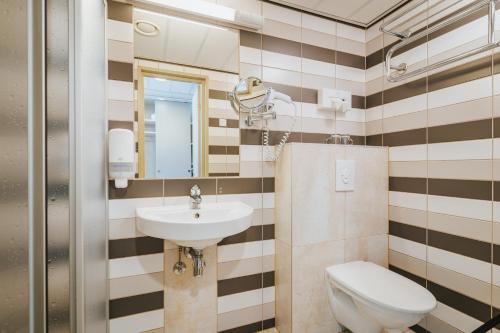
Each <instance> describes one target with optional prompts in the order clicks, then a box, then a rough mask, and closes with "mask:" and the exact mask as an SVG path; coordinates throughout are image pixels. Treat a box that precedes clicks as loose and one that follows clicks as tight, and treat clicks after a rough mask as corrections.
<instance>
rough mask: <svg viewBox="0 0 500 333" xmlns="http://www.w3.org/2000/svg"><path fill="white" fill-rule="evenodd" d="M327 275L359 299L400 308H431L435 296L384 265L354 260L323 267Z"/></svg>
mask: <svg viewBox="0 0 500 333" xmlns="http://www.w3.org/2000/svg"><path fill="white" fill-rule="evenodd" d="M326 272H327V277H328V279H329V280H330V281H331V282H333V283H334V284H336V285H337V287H338V288H340V289H342V291H344V292H345V293H347V294H350V295H351V296H356V298H358V299H359V300H360V301H363V300H364V301H365V302H367V303H373V304H376V305H377V306H380V307H383V308H386V309H390V310H395V311H399V312H405V313H412V314H419V313H428V312H430V311H432V310H433V309H434V308H435V307H436V305H437V302H436V298H435V297H434V296H433V295H432V294H431V293H430V292H429V291H428V290H427V289H425V288H424V287H422V286H420V285H419V284H417V283H415V282H413V281H412V280H409V279H407V278H406V277H404V276H402V275H399V274H397V273H394V272H392V271H390V270H388V269H386V268H384V267H381V266H378V265H376V264H373V263H370V262H365V261H354V262H349V263H345V264H340V265H335V266H331V267H328V268H327V269H326Z"/></svg>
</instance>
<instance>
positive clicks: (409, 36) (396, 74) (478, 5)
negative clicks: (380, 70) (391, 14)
mask: <svg viewBox="0 0 500 333" xmlns="http://www.w3.org/2000/svg"><path fill="white" fill-rule="evenodd" d="M425 2H427V0H422V1H418V2H417V3H416V5H414V6H411V7H410V8H408V9H406V10H405V11H403V12H402V13H401V15H400V16H398V17H396V18H392V19H390V20H389V21H387V22H386V23H385V24H383V25H382V26H381V27H380V30H381V31H382V32H384V33H387V34H390V35H392V36H396V37H398V38H399V39H401V42H400V43H398V44H396V45H394V46H393V47H391V48H390V49H389V51H388V52H387V55H386V58H385V75H386V78H387V80H388V81H389V82H398V81H402V80H405V79H408V78H410V77H413V76H417V75H420V74H423V73H425V72H427V71H430V70H434V69H438V68H441V67H443V66H446V65H449V64H452V63H454V62H457V61H460V60H463V59H465V58H468V57H471V56H474V55H476V54H479V53H481V52H485V51H489V50H492V49H494V48H496V47H498V46H500V41H495V9H496V7H495V0H477V1H474V2H473V3H471V4H470V5H468V6H467V7H466V8H464V9H463V10H462V11H460V12H457V13H455V14H453V15H451V16H450V17H448V18H446V19H444V20H442V21H441V22H438V23H436V24H434V25H431V26H428V27H427V28H426V29H422V30H421V31H419V32H417V33H415V34H413V32H412V31H411V27H410V28H407V29H406V30H404V31H394V30H390V29H388V28H387V27H388V26H390V25H391V24H392V23H394V22H395V21H396V20H397V19H398V18H400V17H402V16H404V15H407V14H409V13H410V12H412V11H413V10H415V9H416V8H417V7H418V6H421V5H423V4H424V3H425ZM457 3H458V2H454V3H453V4H452V5H450V6H447V7H446V8H445V9H448V8H450V7H452V6H453V5H455V4H457ZM435 6H436V5H433V6H432V7H431V8H434V7H435ZM486 6H488V43H487V44H485V45H482V46H480V47H477V48H474V49H472V50H469V51H466V52H463V53H461V54H458V55H456V56H453V57H450V58H447V59H444V60H441V61H438V62H436V63H433V64H431V65H427V66H425V67H421V68H418V69H415V70H413V71H410V72H408V71H407V70H408V64H406V63H401V64H399V65H392V63H391V62H392V57H393V55H394V53H395V52H396V51H398V50H400V49H401V48H403V47H404V46H406V45H409V44H411V43H413V42H415V41H417V40H418V39H420V38H422V37H425V36H427V35H428V34H431V33H433V32H435V31H438V30H440V29H442V28H444V27H446V26H448V25H450V24H452V23H454V22H457V21H459V20H461V19H463V18H465V17H467V16H468V15H471V14H472V13H475V12H477V11H479V10H481V9H483V7H486ZM426 10H427V9H426ZM432 16H434V15H432ZM432 16H429V17H428V18H427V19H429V18H430V17H432ZM427 19H426V20H427ZM422 22H423V21H422V20H421V21H419V22H417V23H416V24H421V23H422ZM400 25H401V23H400V24H398V25H396V26H395V27H398V26H400ZM413 26H415V24H414V25H413Z"/></svg>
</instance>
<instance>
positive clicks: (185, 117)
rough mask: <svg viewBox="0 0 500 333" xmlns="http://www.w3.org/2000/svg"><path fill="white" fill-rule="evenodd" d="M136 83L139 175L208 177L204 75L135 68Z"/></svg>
mask: <svg viewBox="0 0 500 333" xmlns="http://www.w3.org/2000/svg"><path fill="white" fill-rule="evenodd" d="M138 85H139V87H138V92H139V96H138V104H139V112H138V125H139V147H138V148H139V149H138V150H139V177H140V178H176V177H201V176H207V164H208V157H207V151H208V140H207V127H208V117H207V114H208V113H207V112H206V110H207V109H208V105H207V101H208V89H207V78H206V77H204V76H201V75H194V74H186V73H176V72H168V71H154V70H148V69H144V68H140V69H139V77H138Z"/></svg>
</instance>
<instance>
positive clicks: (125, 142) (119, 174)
mask: <svg viewBox="0 0 500 333" xmlns="http://www.w3.org/2000/svg"><path fill="white" fill-rule="evenodd" d="M108 142H109V143H108V144H109V148H108V150H109V177H110V178H112V179H114V180H115V187H116V188H126V187H127V184H128V179H129V178H133V177H134V175H135V161H134V157H135V149H134V146H135V142H134V133H133V132H132V131H131V130H127V129H123V128H114V129H112V130H110V131H109V136H108Z"/></svg>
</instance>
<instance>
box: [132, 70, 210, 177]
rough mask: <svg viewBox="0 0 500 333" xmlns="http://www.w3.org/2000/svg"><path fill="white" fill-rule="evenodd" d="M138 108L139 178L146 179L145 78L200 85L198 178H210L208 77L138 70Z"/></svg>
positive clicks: (166, 71) (164, 71)
mask: <svg viewBox="0 0 500 333" xmlns="http://www.w3.org/2000/svg"><path fill="white" fill-rule="evenodd" d="M137 71H138V78H137V80H138V82H137V83H138V87H137V107H138V119H137V121H138V134H137V136H138V140H139V147H138V150H139V163H138V164H139V165H138V166H139V178H144V174H145V166H144V164H145V163H144V160H145V156H144V78H145V77H153V78H163V79H169V80H175V81H185V82H193V83H198V84H199V85H200V87H201V88H200V96H199V98H198V102H199V105H198V117H199V118H198V119H199V120H200V121H199V128H198V135H199V138H200V139H201V143H200V144H199V147H200V149H199V151H198V154H199V161H200V163H199V170H198V177H207V176H208V76H205V75H198V74H191V73H182V72H175V71H168V70H157V69H153V68H147V67H139V68H138V70H137Z"/></svg>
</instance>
